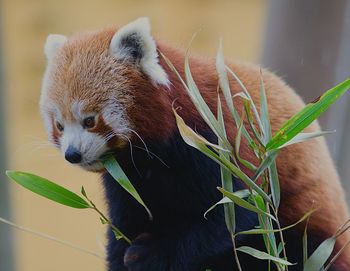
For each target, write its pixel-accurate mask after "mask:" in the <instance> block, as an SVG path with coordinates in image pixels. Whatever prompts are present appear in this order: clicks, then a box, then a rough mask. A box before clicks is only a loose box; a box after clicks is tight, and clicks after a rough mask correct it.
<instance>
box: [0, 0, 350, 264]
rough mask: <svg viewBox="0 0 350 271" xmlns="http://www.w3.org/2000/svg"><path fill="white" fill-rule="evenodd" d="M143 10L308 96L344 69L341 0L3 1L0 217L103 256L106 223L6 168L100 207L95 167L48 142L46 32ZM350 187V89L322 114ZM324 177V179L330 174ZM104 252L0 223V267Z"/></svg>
mask: <svg viewBox="0 0 350 271" xmlns="http://www.w3.org/2000/svg"><path fill="white" fill-rule="evenodd" d="M139 16H149V17H150V19H151V23H152V27H153V33H154V35H155V37H159V38H161V39H163V40H167V41H168V42H171V43H172V44H175V45H177V46H178V47H182V48H186V46H187V44H188V42H189V40H190V38H191V36H192V34H193V33H194V32H196V31H198V30H199V29H201V32H200V34H199V35H198V36H197V38H196V41H195V43H194V45H193V48H192V51H193V52H195V53H198V54H204V55H208V56H215V54H216V49H217V46H218V42H219V39H220V37H222V38H223V40H224V51H225V56H226V58H228V59H239V60H243V61H250V62H254V63H259V64H262V66H264V67H268V68H270V69H271V70H272V71H274V72H276V73H277V74H279V75H280V76H282V77H283V78H284V79H285V80H286V81H287V82H288V83H289V84H290V85H291V86H293V87H294V88H295V89H296V90H297V92H298V93H299V94H300V95H301V96H302V97H303V98H304V99H305V101H311V100H313V99H314V98H316V97H318V96H319V95H320V94H321V93H322V92H324V91H325V90H326V89H328V88H330V87H332V86H334V85H335V84H336V83H339V82H341V81H342V80H344V79H346V78H348V77H349V74H350V46H349V44H350V1H347V0H335V1H328V0H324V1H322V0H309V1H304V0H270V1H265V0H215V1H214V0H177V1H170V0H162V1H161V0H143V1H141V0H124V1H122V0H99V1H97V0H94V1H83V0H75V1H69V0H61V1H53V0H36V1H28V0H26V1H25V0H0V217H3V218H5V219H9V220H11V221H14V222H15V223H17V224H19V225H23V226H25V227H28V228H31V229H35V230H36V231H39V232H43V233H47V234H49V235H52V236H55V237H57V238H59V239H63V240H67V241H69V242H71V243H73V244H77V245H79V246H81V247H84V248H86V249H88V250H91V251H94V252H97V253H99V254H101V255H103V253H104V251H103V246H104V242H105V239H104V230H105V228H104V227H103V226H102V225H101V224H100V222H99V219H98V217H97V216H96V215H95V214H94V213H92V212H90V211H81V210H74V209H70V208H66V207H64V206H59V205H57V204H55V203H51V202H49V201H48V200H45V199H43V198H40V197H37V196H36V195H34V194H32V193H30V192H28V191H25V190H24V189H23V188H21V187H19V186H17V185H13V184H12V183H10V182H9V181H8V180H7V179H6V177H5V174H4V170H5V169H16V170H21V171H29V172H33V173H36V174H38V175H41V176H45V177H47V178H49V179H52V180H54V181H56V182H59V183H60V184H62V185H63V186H66V187H68V188H69V189H71V190H73V191H76V192H79V191H80V188H81V186H82V185H84V186H85V188H86V191H87V192H88V194H89V195H90V197H91V198H92V199H93V200H94V201H95V202H96V204H97V205H98V206H101V207H102V208H105V207H104V201H103V189H102V186H101V181H100V180H99V177H98V175H95V174H91V173H86V172H84V171H82V170H80V169H78V168H75V167H72V166H70V165H68V164H67V163H66V162H65V161H64V159H63V158H62V157H61V156H60V154H59V152H58V151H57V150H55V149H54V148H53V147H51V146H50V145H49V144H48V143H47V139H46V134H45V131H44V128H43V125H42V121H41V118H40V115H39V110H38V99H39V94H40V85H41V78H42V74H43V72H44V67H45V58H44V55H43V45H44V42H45V39H46V36H47V35H48V34H50V33H59V34H65V35H68V36H69V35H71V34H73V33H75V32H78V31H87V30H95V29H99V28H101V27H104V26H109V25H119V26H121V25H123V24H126V23H128V22H129V21H131V20H133V19H135V18H137V17H139ZM321 124H322V128H323V129H324V130H333V129H336V130H337V133H336V134H333V135H330V136H328V138H327V140H328V143H329V146H330V151H331V153H332V156H333V158H334V160H335V163H336V164H337V167H338V169H339V173H340V175H341V179H342V181H343V185H344V187H345V189H346V191H347V194H349V192H350V184H349V179H350V164H349V161H350V140H349V139H348V137H347V135H348V134H349V133H350V95H349V94H346V95H345V96H344V97H343V98H342V99H341V101H339V102H337V104H336V106H333V108H332V109H331V110H330V111H329V112H328V113H327V114H326V115H325V116H323V117H322V119H321ZM330 182H331V180H330ZM104 269H105V264H104V262H103V260H101V259H98V258H95V257H93V256H91V255H88V254H84V253H82V252H80V251H77V250H74V249H71V248H69V247H66V246H63V245H60V244H57V243H55V242H52V241H48V240H46V239H42V238H39V237H36V236H34V235H32V234H29V233H27V232H23V231H18V230H15V229H12V228H10V227H9V226H8V225H5V224H3V223H1V222H0V271H15V270H18V271H38V270H39V271H40V270H50V271H56V270H57V271H58V270H60V271H61V270H84V271H92V270H94V271H96V270H104Z"/></svg>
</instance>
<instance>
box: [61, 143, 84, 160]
mask: <svg viewBox="0 0 350 271" xmlns="http://www.w3.org/2000/svg"><path fill="white" fill-rule="evenodd" d="M64 157H65V158H66V160H67V161H68V162H71V163H72V164H77V163H80V162H81V153H80V151H78V150H77V149H76V148H74V147H73V146H69V147H68V149H67V150H66V153H65V154H64Z"/></svg>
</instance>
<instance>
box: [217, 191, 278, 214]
mask: <svg viewBox="0 0 350 271" xmlns="http://www.w3.org/2000/svg"><path fill="white" fill-rule="evenodd" d="M218 189H219V191H220V192H221V193H222V194H223V195H224V196H226V197H228V198H229V199H230V200H232V202H234V203H235V204H237V205H238V206H241V207H243V208H245V209H247V210H249V211H252V212H255V213H258V214H261V215H264V216H268V217H270V218H272V219H273V220H276V219H275V218H274V217H273V216H272V215H270V214H269V213H266V212H264V211H262V210H261V209H259V208H257V207H255V206H254V205H252V204H250V203H249V202H247V201H246V200H244V199H241V198H240V197H237V196H236V195H235V194H234V193H232V192H229V191H226V190H225V189H223V188H221V187H218Z"/></svg>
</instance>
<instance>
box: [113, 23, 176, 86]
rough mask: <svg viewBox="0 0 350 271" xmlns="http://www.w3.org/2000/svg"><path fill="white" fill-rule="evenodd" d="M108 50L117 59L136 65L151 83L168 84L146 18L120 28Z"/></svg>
mask: <svg viewBox="0 0 350 271" xmlns="http://www.w3.org/2000/svg"><path fill="white" fill-rule="evenodd" d="M110 50H111V53H112V54H113V55H114V56H115V57H116V58H117V59H122V60H127V61H130V62H132V63H134V64H135V65H138V66H139V67H140V68H141V70H142V71H143V72H144V73H145V74H146V75H147V76H148V77H149V78H150V79H151V81H152V83H153V84H155V85H165V86H168V85H169V80H168V76H167V74H166V73H165V71H164V69H163V68H162V66H161V65H160V64H159V62H158V52H157V45H156V42H155V41H154V39H153V37H152V35H151V26H150V23H149V19H148V18H146V17H142V18H139V19H137V20H135V21H133V22H131V23H129V24H127V25H125V26H123V27H122V28H120V29H119V30H118V31H117V32H116V33H115V34H114V36H113V38H112V41H111V44H110Z"/></svg>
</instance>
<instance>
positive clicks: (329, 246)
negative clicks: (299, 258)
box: [303, 236, 336, 271]
mask: <svg viewBox="0 0 350 271" xmlns="http://www.w3.org/2000/svg"><path fill="white" fill-rule="evenodd" d="M335 241H336V238H335V237H334V236H332V237H330V238H328V239H326V240H325V241H323V242H322V243H321V245H319V246H318V248H317V249H316V250H315V251H314V252H313V253H312V255H311V256H310V257H309V258H308V259H307V260H306V261H305V263H304V269H303V270H304V271H319V270H320V269H321V268H322V267H323V265H324V264H325V263H326V262H327V260H328V258H329V256H330V255H331V254H332V251H333V249H334V245H335Z"/></svg>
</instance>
